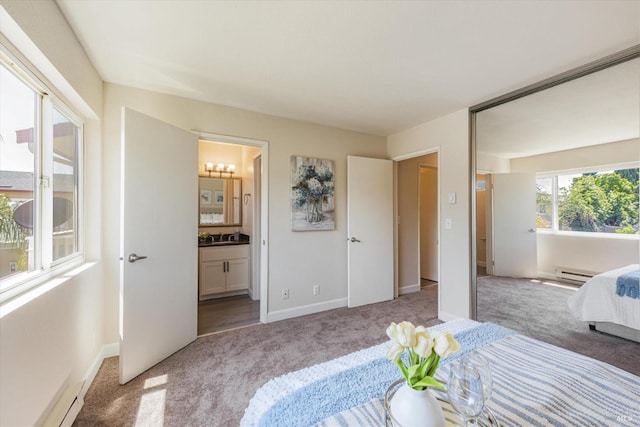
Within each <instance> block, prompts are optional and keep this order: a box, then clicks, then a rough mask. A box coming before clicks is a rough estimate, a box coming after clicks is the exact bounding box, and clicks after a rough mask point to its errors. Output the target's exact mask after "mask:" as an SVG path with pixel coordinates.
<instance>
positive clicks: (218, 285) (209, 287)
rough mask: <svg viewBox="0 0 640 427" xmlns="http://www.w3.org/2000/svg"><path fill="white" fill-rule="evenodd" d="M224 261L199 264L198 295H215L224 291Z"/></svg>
mask: <svg viewBox="0 0 640 427" xmlns="http://www.w3.org/2000/svg"><path fill="white" fill-rule="evenodd" d="M225 262H226V261H205V262H202V263H200V295H209V294H216V293H219V292H224V291H225V290H226V286H225V282H226V273H225Z"/></svg>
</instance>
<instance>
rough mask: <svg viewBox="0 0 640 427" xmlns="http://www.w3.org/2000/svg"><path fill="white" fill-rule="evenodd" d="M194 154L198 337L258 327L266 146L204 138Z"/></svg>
mask: <svg viewBox="0 0 640 427" xmlns="http://www.w3.org/2000/svg"><path fill="white" fill-rule="evenodd" d="M265 145H266V143H265ZM198 151H199V157H198V170H199V176H200V179H199V181H200V188H199V193H200V206H199V226H198V232H199V234H198V243H199V245H198V246H199V248H198V253H199V260H198V299H199V302H198V336H204V335H209V334H212V333H218V332H221V331H225V330H230V329H236V328H239V327H245V326H249V325H254V324H257V323H260V321H261V314H262V311H263V310H264V312H266V306H265V307H262V304H263V303H264V300H265V299H263V298H261V284H262V283H264V282H263V280H266V278H263V276H262V274H261V270H262V269H261V265H262V262H263V260H262V254H261V251H260V248H261V245H260V242H262V240H263V239H262V237H261V236H262V229H263V228H262V227H263V224H266V219H265V218H262V212H263V209H262V201H263V197H262V192H263V190H264V189H263V188H262V173H263V170H264V168H263V167H262V163H261V161H262V158H263V154H264V153H265V152H266V146H264V145H263V146H261V145H260V144H256V143H255V142H254V141H248V142H247V141H246V140H242V139H239V138H233V140H232V141H229V137H218V136H209V135H207V137H203V138H201V139H200V141H199V150H198ZM256 164H257V165H258V166H259V167H258V168H256ZM218 187H220V188H218ZM230 188H232V190H230ZM265 286H266V285H265Z"/></svg>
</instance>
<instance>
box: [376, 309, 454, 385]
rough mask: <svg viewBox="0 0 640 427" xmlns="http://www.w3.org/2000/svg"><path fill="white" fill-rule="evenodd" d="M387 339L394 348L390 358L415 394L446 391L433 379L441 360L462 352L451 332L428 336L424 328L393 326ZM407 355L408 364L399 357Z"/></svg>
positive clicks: (410, 325) (429, 333)
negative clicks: (415, 391) (422, 391)
mask: <svg viewBox="0 0 640 427" xmlns="http://www.w3.org/2000/svg"><path fill="white" fill-rule="evenodd" d="M387 335H388V336H389V338H391V341H392V345H391V347H389V350H388V351H387V358H388V359H389V360H392V361H394V362H395V363H396V364H397V365H398V367H399V368H400V370H401V371H402V375H403V376H404V378H405V380H407V385H408V386H409V387H411V388H412V389H414V390H424V389H426V388H427V387H435V388H439V389H441V390H442V389H444V386H443V385H442V384H440V383H439V382H438V381H436V380H435V379H434V378H433V376H434V375H435V373H436V370H437V369H438V365H439V364H440V360H441V359H444V358H446V357H449V356H450V355H452V354H453V353H455V352H457V351H458V350H460V344H459V343H458V341H456V340H455V338H454V337H453V335H451V334H450V333H448V332H440V331H432V332H429V331H428V330H427V329H426V328H425V327H423V326H418V327H415V326H414V325H413V324H412V323H411V322H401V323H399V324H395V323H391V325H389V327H388V328H387ZM405 351H406V352H407V356H406V361H405V360H403V358H402V357H400V356H401V355H402V354H403V353H404V352H405Z"/></svg>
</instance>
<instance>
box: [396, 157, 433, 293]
mask: <svg viewBox="0 0 640 427" xmlns="http://www.w3.org/2000/svg"><path fill="white" fill-rule="evenodd" d="M397 165H398V167H397V184H398V186H397V199H398V202H397V203H398V204H397V206H398V294H399V295H402V294H406V293H409V292H418V291H422V292H431V293H434V298H433V300H434V301H439V292H438V284H439V264H440V263H439V253H440V252H439V245H438V242H439V211H440V208H439V183H438V181H439V180H438V176H439V171H438V153H437V152H433V153H429V154H424V155H420V156H416V157H413V158H409V159H404V160H401V161H398V163H397Z"/></svg>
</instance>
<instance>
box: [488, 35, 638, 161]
mask: <svg viewBox="0 0 640 427" xmlns="http://www.w3.org/2000/svg"><path fill="white" fill-rule="evenodd" d="M639 25H640V24H639ZM476 129H477V150H478V151H479V152H484V153H488V154H492V155H495V156H499V157H503V158H507V159H512V158H516V157H526V156H533V155H537V154H542V153H549V152H554V151H561V150H569V149H572V148H578V147H585V146H590V145H597V144H605V143H609V142H616V141H624V140H627V139H633V138H638V137H639V136H640V59H634V60H632V61H628V62H625V63H622V64H619V65H616V66H613V67H610V68H607V69H604V70H602V71H598V72H596V73H593V74H589V75H587V76H584V77H581V78H579V79H576V80H571V81H569V82H567V83H564V84H561V85H558V86H555V87H552V88H550V89H546V90H544V91H541V92H536V93H534V94H532V95H528V96H526V97H524V98H520V99H517V100H515V101H511V102H508V103H505V104H502V105H499V106H497V107H493V108H490V109H488V110H485V111H482V112H480V113H478V115H477V118H476Z"/></svg>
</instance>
